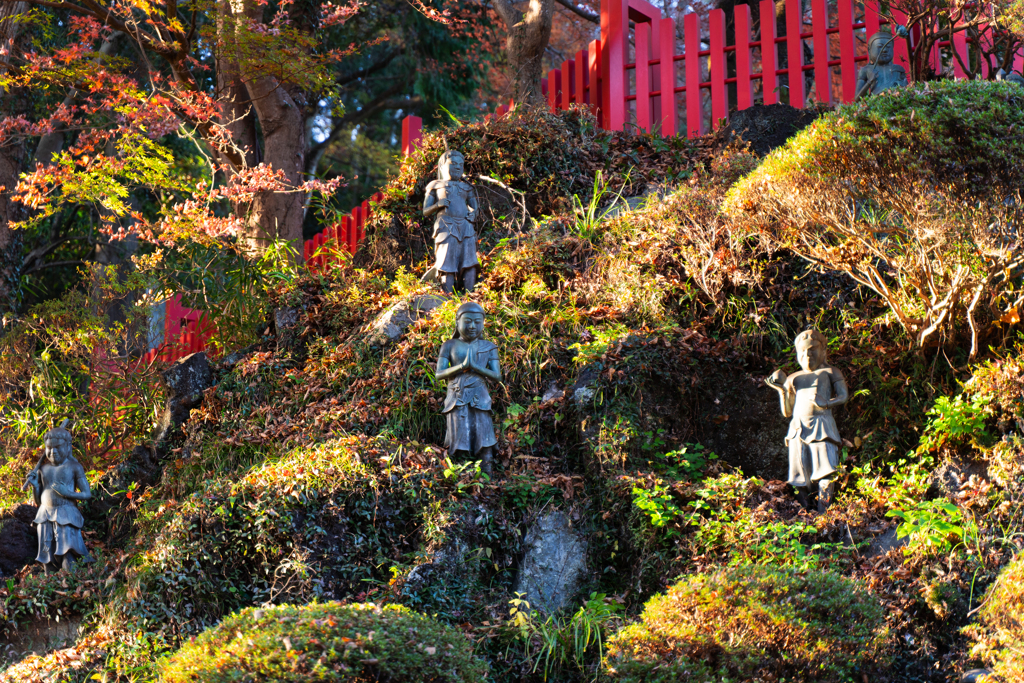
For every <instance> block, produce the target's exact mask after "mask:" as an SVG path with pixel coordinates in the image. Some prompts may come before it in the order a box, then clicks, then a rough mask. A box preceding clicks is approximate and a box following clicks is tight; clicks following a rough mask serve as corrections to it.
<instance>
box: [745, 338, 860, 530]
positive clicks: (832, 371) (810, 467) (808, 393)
mask: <svg viewBox="0 0 1024 683" xmlns="http://www.w3.org/2000/svg"><path fill="white" fill-rule="evenodd" d="M794 346H795V347H796V357H797V361H798V362H799V363H800V371H799V372H794V373H793V374H792V375H790V376H788V377H787V376H786V373H784V372H783V371H782V370H776V371H775V372H774V373H773V374H772V376H771V377H769V378H768V379H767V380H765V382H766V383H767V384H768V386H770V387H771V388H772V389H775V390H776V391H778V392H779V401H780V403H781V406H782V414H783V415H784V416H785V417H789V418H792V419H791V420H790V423H789V432H788V433H787V434H786V445H787V446H788V447H789V483H790V484H792V485H793V486H794V487H795V488H796V490H797V499H798V500H800V503H801V504H802V505H803V506H804V507H805V508H808V509H809V508H810V505H811V497H812V495H813V493H814V492H815V491H817V494H818V512H824V511H825V510H826V509H827V508H828V506H829V504H830V503H831V502H832V495H833V493H834V491H833V484H832V479H833V477H834V476H835V474H836V471H837V469H838V467H839V448H840V446H842V444H843V441H842V439H841V438H840V436H839V428H838V427H837V426H836V421H835V418H833V417H832V408H833V407H835V406H839V405H842V404H844V403H846V402H847V401H848V400H849V399H850V391H849V389H848V388H847V386H846V379H845V378H844V377H843V373H841V372H840V371H839V369H838V368H835V367H832V366H831V365H829V364H828V362H827V360H828V359H827V352H828V347H827V343H826V340H825V336H824V335H823V334H821V332H818V331H817V330H807V331H804V332H801V333H800V334H799V335H797V337H796V340H795V341H794Z"/></svg>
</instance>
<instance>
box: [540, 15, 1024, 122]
mask: <svg viewBox="0 0 1024 683" xmlns="http://www.w3.org/2000/svg"><path fill="white" fill-rule="evenodd" d="M800 8H801V0H787V3H786V10H785V12H786V13H785V21H784V22H783V26H784V29H785V30H784V32H783V33H784V35H782V36H779V35H777V31H776V26H777V23H776V21H774V20H773V21H766V22H761V26H760V29H759V30H758V32H757V35H754V33H753V32H752V30H753V28H754V27H753V24H752V21H751V14H750V6H749V5H745V4H744V5H736V6H735V8H734V10H733V11H734V15H733V18H734V23H733V27H734V35H735V38H734V40H733V44H731V45H730V44H727V43H726V13H725V10H721V9H715V10H711V12H710V13H709V15H708V17H707V21H706V25H703V26H702V24H701V21H700V18H699V17H698V15H696V14H692V13H691V14H686V15H684V17H683V33H682V40H679V39H678V34H677V33H676V22H675V20H674V19H671V18H663V17H662V12H661V10H660V9H658V8H657V7H655V6H654V5H651V4H650V3H648V2H645V0H603V1H602V3H601V38H600V40H595V41H593V42H591V43H590V45H589V47H588V49H587V50H581V51H580V52H578V53H577V54H576V57H575V59H569V60H566V61H565V62H563V63H562V66H561V67H560V68H557V69H553V70H551V71H550V72H549V73H548V77H547V79H546V81H545V82H544V83H543V85H544V92H545V94H546V95H547V97H548V103H549V105H550V106H551V107H552V108H553V109H555V108H557V109H568V108H569V105H570V104H583V105H587V106H589V107H590V109H591V111H592V112H593V113H594V115H595V116H597V117H598V119H599V122H600V125H601V127H602V128H605V129H606V130H622V129H623V128H624V127H625V126H627V125H632V126H635V127H636V129H639V130H643V131H647V132H653V131H658V132H660V133H661V134H662V135H675V134H676V133H677V132H680V131H685V132H686V134H687V136H689V137H696V136H698V135H702V134H704V133H705V132H707V129H708V127H709V126H714V127H717V126H719V125H721V123H722V122H724V121H726V120H727V119H728V115H729V111H730V110H732V109H740V110H741V109H746V108H748V107H750V106H751V105H753V104H755V103H756V102H762V103H764V104H774V103H776V102H780V101H783V100H785V101H787V102H789V103H790V104H792V105H793V106H796V107H799V108H802V107H804V106H805V105H806V104H807V102H808V97H809V95H810V96H813V97H814V99H815V100H816V101H818V102H826V103H833V102H835V101H836V100H841V101H843V102H849V101H852V100H853V98H854V95H855V93H856V82H857V68H858V65H859V63H860V62H865V61H867V47H866V42H867V38H868V37H870V36H871V35H872V34H874V33H875V32H877V31H878V29H879V27H880V26H883V25H885V24H887V23H888V20H886V19H884V18H882V17H881V16H880V15H879V13H878V5H877V4H876V3H875V2H873V1H870V0H869V1H868V2H865V3H863V5H862V4H861V3H860V2H855V1H854V0H810V3H809V8H808V10H807V11H801V9H800ZM760 16H762V17H772V18H773V19H774V18H775V5H774V2H773V1H772V0H761V1H760ZM893 16H894V18H895V19H896V21H897V22H898V23H904V22H905V21H906V18H905V17H904V16H903V15H902V14H900V13H899V12H893ZM631 22H632V24H633V30H632V32H630V23H631ZM705 29H706V30H705ZM630 37H632V41H631V40H630ZM894 47H895V56H894V62H895V63H897V64H901V65H902V66H903V67H904V68H905V69H907V70H908V72H909V63H908V55H907V43H906V41H905V40H904V39H897V40H896V42H895V43H894ZM940 48H947V50H948V52H949V54H948V55H947V56H946V57H945V59H944V58H943V54H942V51H941V50H940ZM954 50H955V51H956V52H957V53H958V54H959V55H960V58H961V59H962V60H963V61H964V62H967V61H968V38H967V35H966V34H965V33H963V32H960V33H956V34H954V37H953V41H952V44H950V43H949V42H948V41H947V42H945V43H939V44H938V45H936V47H935V49H934V50H932V53H931V54H930V55H929V59H930V65H931V67H932V68H933V69H934V70H935V72H936V73H946V72H949V71H950V67H951V70H952V73H953V75H954V76H955V77H957V78H962V77H963V76H964V75H965V74H964V70H963V68H962V66H961V64H960V61H959V60H957V59H955V58H954V57H953V56H952V51H954ZM808 52H810V54H811V55H813V57H812V59H811V61H810V63H807V62H806V61H805V55H806V54H807V53H808ZM783 61H784V62H785V64H786V65H785V66H780V65H781V63H782V62H783ZM680 62H682V66H683V69H682V78H680V77H679V74H678V73H677V64H678V63H680ZM666 65H667V66H668V68H665V66H666ZM1014 68H1015V70H1017V71H1021V70H1022V69H1024V52H1021V53H1019V54H1018V55H1017V56H1016V58H1015V61H1014ZM808 74H810V75H811V78H810V79H808V78H807V75H808ZM982 76H983V77H987V76H988V73H987V65H986V64H985V62H984V60H982ZM807 80H810V81H812V82H813V86H812V87H811V90H810V93H808V92H807V88H806V87H805V85H806V81H807ZM783 95H785V96H783Z"/></svg>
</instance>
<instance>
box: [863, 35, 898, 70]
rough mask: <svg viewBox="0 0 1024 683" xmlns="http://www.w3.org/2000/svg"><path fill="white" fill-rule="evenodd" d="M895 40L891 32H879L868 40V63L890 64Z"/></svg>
mask: <svg viewBox="0 0 1024 683" xmlns="http://www.w3.org/2000/svg"><path fill="white" fill-rule="evenodd" d="M892 55H893V38H892V33H890V32H889V31H879V32H878V33H876V34H875V35H873V36H871V38H869V39H868V62H869V63H870V64H881V65H885V64H889V63H891V62H892Z"/></svg>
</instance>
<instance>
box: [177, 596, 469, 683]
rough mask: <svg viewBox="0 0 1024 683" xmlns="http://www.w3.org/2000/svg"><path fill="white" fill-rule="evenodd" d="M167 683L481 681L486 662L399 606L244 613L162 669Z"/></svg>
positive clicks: (449, 633) (455, 635) (462, 641)
mask: <svg viewBox="0 0 1024 683" xmlns="http://www.w3.org/2000/svg"><path fill="white" fill-rule="evenodd" d="M159 674H160V680H161V681H165V683H186V682H188V683H229V682H231V683H233V682H235V681H251V682H253V683H255V682H256V681H275V682H280V683H284V682H286V681H303V682H304V681H310V680H328V681H331V680H333V681H352V682H353V683H356V682H359V681H366V682H367V683H368V682H369V681H375V682H376V681H380V682H382V683H383V682H388V681H390V682H392V683H398V682H399V681H403V682H404V681H422V682H424V683H448V682H451V683H463V682H464V683H471V682H472V683H478V682H479V681H481V680H483V679H484V677H485V676H486V675H487V665H486V664H484V663H483V661H481V660H479V659H477V658H476V657H474V656H473V648H472V645H471V642H470V641H469V639H467V638H466V637H465V636H463V635H462V634H461V633H460V632H458V631H456V630H455V629H453V628H450V627H448V626H444V625H442V624H439V623H437V622H436V621H434V620H433V619H431V618H430V617H427V616H425V615H422V614H418V613H416V612H413V611H412V610H410V609H408V608H406V607H402V606H399V605H387V606H385V607H379V606H377V605H373V604H357V605H341V604H340V603H336V602H330V603H325V604H322V605H306V606H301V607H295V606H290V605H283V606H280V607H269V608H265V609H254V608H250V609H246V610H243V611H241V612H239V613H237V614H233V615H231V616H230V617H228V618H227V619H225V620H224V621H223V622H221V623H220V624H219V625H217V626H215V627H213V628H211V629H209V630H208V631H205V632H203V633H202V634H200V635H199V636H198V637H196V638H195V639H193V640H191V641H190V642H189V643H188V644H186V645H185V646H183V647H182V648H181V649H180V650H178V651H177V652H176V653H175V654H173V655H172V656H170V657H169V658H167V659H166V660H165V661H163V662H162V663H161V664H160V666H159Z"/></svg>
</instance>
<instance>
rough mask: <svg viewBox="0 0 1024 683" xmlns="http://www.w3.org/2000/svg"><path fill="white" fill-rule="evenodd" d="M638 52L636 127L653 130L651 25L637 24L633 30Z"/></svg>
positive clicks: (648, 130) (634, 42)
mask: <svg viewBox="0 0 1024 683" xmlns="http://www.w3.org/2000/svg"><path fill="white" fill-rule="evenodd" d="M633 44H634V46H635V48H636V49H635V52H636V70H635V76H634V78H635V82H636V127H637V129H639V130H642V131H644V132H645V133H649V132H650V131H651V66H650V60H651V25H650V24H646V23H641V24H637V25H636V28H635V29H634V32H633Z"/></svg>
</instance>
